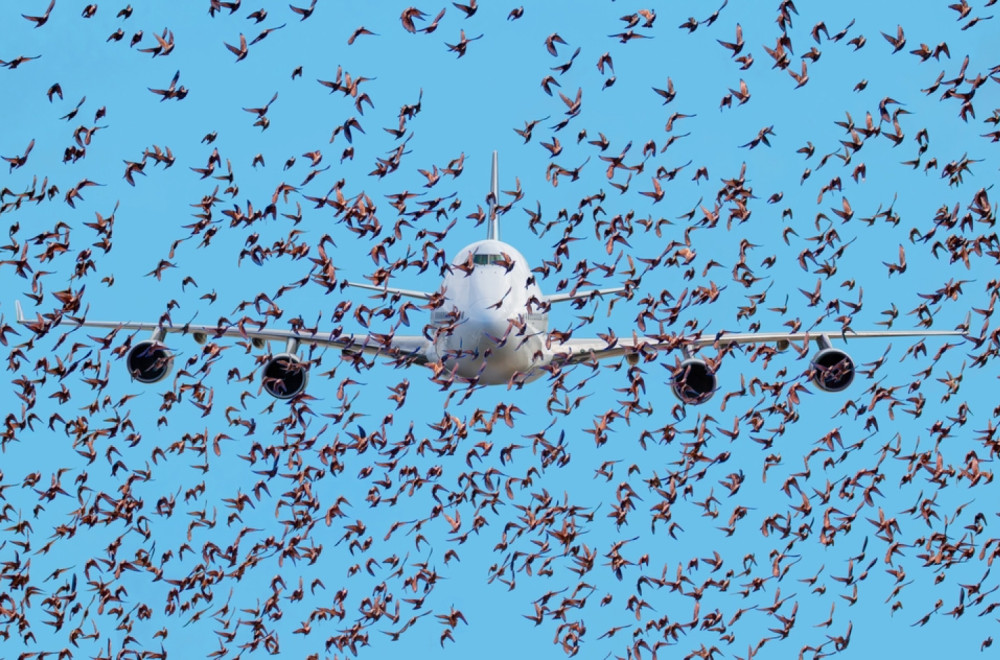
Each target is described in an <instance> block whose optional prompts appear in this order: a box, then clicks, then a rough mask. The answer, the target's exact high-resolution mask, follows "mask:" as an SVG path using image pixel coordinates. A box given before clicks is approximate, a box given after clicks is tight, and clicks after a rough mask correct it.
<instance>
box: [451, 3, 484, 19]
mask: <svg viewBox="0 0 1000 660" xmlns="http://www.w3.org/2000/svg"><path fill="white" fill-rule="evenodd" d="M451 4H453V5H455V7H457V8H458V9H459V11H461V12H462V13H463V14H465V17H466V18H471V17H472V15H473V14H475V13H476V12H477V11H478V10H479V3H478V2H477V1H476V0H472V1H471V2H470V3H469V4H467V5H463V4H459V3H457V2H453V3H451Z"/></svg>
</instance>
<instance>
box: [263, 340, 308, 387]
mask: <svg viewBox="0 0 1000 660" xmlns="http://www.w3.org/2000/svg"><path fill="white" fill-rule="evenodd" d="M261 380H262V382H263V387H264V390H265V391H266V392H267V393H268V394H270V395H271V396H273V397H274V398H276V399H291V398H292V397H294V396H295V395H296V394H299V393H301V392H302V391H303V390H305V389H306V383H308V382H309V368H308V367H306V365H304V364H302V361H301V360H300V359H299V356H298V355H296V354H295V353H293V352H291V351H289V352H286V353H278V354H277V355H274V356H272V357H271V358H270V359H268V361H267V362H265V363H264V368H263V370H262V371H261Z"/></svg>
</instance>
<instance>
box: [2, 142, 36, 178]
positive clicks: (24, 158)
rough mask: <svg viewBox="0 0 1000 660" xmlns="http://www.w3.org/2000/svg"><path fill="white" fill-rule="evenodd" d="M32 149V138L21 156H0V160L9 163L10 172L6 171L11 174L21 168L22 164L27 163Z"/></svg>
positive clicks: (33, 144) (33, 145) (33, 143)
mask: <svg viewBox="0 0 1000 660" xmlns="http://www.w3.org/2000/svg"><path fill="white" fill-rule="evenodd" d="M34 148H35V140H34V138H32V140H31V142H29V143H28V148H27V149H25V150H24V153H23V154H22V155H20V156H0V158H3V159H4V160H5V161H7V162H8V163H10V170H8V171H9V172H13V171H14V170H16V169H17V168H19V167H23V166H24V164H25V163H27V162H28V154H30V153H31V150H32V149H34Z"/></svg>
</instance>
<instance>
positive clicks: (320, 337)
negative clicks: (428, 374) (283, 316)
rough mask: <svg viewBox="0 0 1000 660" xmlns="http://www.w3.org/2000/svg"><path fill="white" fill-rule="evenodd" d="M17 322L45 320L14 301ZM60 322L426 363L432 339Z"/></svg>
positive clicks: (34, 323) (33, 323) (235, 326)
mask: <svg viewBox="0 0 1000 660" xmlns="http://www.w3.org/2000/svg"><path fill="white" fill-rule="evenodd" d="M15 307H16V311H17V322H18V323H19V324H21V325H24V326H28V327H32V326H37V325H40V324H41V323H43V319H42V318H41V317H36V319H30V318H28V317H26V316H25V315H24V310H22V309H21V303H20V302H19V301H16V302H15ZM58 322H59V323H60V324H67V325H72V326H77V327H84V328H105V329H108V330H135V331H139V332H142V331H149V332H155V331H162V332H163V333H165V334H171V333H178V334H184V335H192V336H193V337H194V338H195V340H196V341H199V340H203V339H206V340H207V339H212V340H214V339H220V338H223V337H228V338H240V339H249V340H260V341H284V342H288V341H289V340H294V341H297V342H299V343H301V344H309V345H315V346H327V347H333V348H339V349H341V350H343V351H348V352H356V353H365V354H368V355H382V356H385V357H389V358H396V359H399V360H401V361H403V360H405V361H412V362H413V363H415V364H426V363H427V362H428V357H427V356H428V352H429V349H430V348H431V342H430V341H429V340H428V339H427V338H425V337H423V336H420V335H392V336H388V335H375V334H356V333H348V332H339V331H334V332H328V333H324V332H319V331H312V330H280V329H270V328H269V329H266V330H252V329H249V328H245V327H243V326H242V325H241V324H228V325H224V324H219V325H195V324H193V323H186V324H184V325H162V324H160V323H156V322H135V321H87V320H80V319H76V318H73V317H69V316H63V317H61V318H60V319H59V320H58Z"/></svg>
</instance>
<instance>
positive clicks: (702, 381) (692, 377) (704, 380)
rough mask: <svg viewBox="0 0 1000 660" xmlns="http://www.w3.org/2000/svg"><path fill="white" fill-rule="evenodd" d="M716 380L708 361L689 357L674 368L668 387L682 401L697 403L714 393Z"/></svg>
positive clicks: (706, 399)
mask: <svg viewBox="0 0 1000 660" xmlns="http://www.w3.org/2000/svg"><path fill="white" fill-rule="evenodd" d="M716 385H717V380H716V378H715V372H714V371H712V369H711V367H709V366H708V363H707V362H705V361H704V360H701V359H699V358H693V357H689V358H687V359H686V360H684V361H683V362H681V363H680V366H678V367H677V368H676V369H674V373H673V376H672V377H671V379H670V389H671V390H672V391H673V393H674V396H676V397H677V398H678V399H680V400H681V401H682V402H684V403H688V404H692V405H698V404H700V403H705V402H706V401H708V400H709V399H711V398H712V395H713V394H715V390H716Z"/></svg>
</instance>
